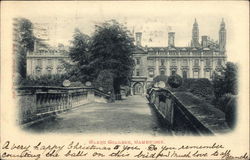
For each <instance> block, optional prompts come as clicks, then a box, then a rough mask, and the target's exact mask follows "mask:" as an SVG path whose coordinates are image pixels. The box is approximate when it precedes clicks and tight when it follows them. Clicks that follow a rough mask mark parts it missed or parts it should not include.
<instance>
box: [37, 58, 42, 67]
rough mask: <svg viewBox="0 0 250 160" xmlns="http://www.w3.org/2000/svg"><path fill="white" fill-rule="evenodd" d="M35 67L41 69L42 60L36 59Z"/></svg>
mask: <svg viewBox="0 0 250 160" xmlns="http://www.w3.org/2000/svg"><path fill="white" fill-rule="evenodd" d="M37 66H38V67H42V60H41V59H37Z"/></svg>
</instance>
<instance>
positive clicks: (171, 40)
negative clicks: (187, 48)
mask: <svg viewBox="0 0 250 160" xmlns="http://www.w3.org/2000/svg"><path fill="white" fill-rule="evenodd" d="M174 38H175V32H168V46H169V47H174Z"/></svg>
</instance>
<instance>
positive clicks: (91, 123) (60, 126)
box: [28, 95, 170, 135]
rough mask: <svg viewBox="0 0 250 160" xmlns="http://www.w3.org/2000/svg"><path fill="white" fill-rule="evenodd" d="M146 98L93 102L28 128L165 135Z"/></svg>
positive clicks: (34, 129)
mask: <svg viewBox="0 0 250 160" xmlns="http://www.w3.org/2000/svg"><path fill="white" fill-rule="evenodd" d="M147 103H148V101H147V100H146V98H145V97H142V96H139V95H137V96H129V97H127V98H126V99H124V100H121V101H116V102H115V103H92V104H87V105H83V106H80V107H78V108H74V109H72V110H70V111H68V112H65V113H62V114H59V115H58V116H57V117H56V118H55V119H51V120H49V121H44V122H41V123H38V124H35V125H33V126H30V127H29V128H28V130H29V131H34V132H38V133H44V132H49V133H50V132H53V133H104V134H105V133H118V134H129V133H143V134H150V135H165V134H170V132H169V131H168V130H167V129H165V128H163V127H161V125H160V123H159V122H158V119H157V117H156V114H155V112H154V111H153V110H152V109H151V107H150V106H149V105H148V104H147Z"/></svg>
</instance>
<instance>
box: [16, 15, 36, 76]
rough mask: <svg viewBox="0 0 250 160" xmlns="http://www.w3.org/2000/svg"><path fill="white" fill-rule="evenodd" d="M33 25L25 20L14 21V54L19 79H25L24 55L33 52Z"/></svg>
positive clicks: (17, 19)
mask: <svg viewBox="0 0 250 160" xmlns="http://www.w3.org/2000/svg"><path fill="white" fill-rule="evenodd" d="M34 40H35V37H34V35H33V24H32V23H31V21H30V20H28V19H25V18H15V19H14V53H15V56H16V70H17V73H18V74H19V76H20V78H25V77H26V55H27V52H32V51H33V50H34Z"/></svg>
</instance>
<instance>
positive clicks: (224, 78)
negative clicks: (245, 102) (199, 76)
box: [212, 62, 238, 99]
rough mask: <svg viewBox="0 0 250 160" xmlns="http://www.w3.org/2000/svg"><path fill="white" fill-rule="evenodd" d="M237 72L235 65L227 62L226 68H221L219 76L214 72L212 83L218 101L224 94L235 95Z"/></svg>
mask: <svg viewBox="0 0 250 160" xmlns="http://www.w3.org/2000/svg"><path fill="white" fill-rule="evenodd" d="M237 70H238V68H237V66H236V64H234V63H231V62H228V63H227V64H226V67H223V68H222V71H221V74H220V75H219V74H218V73H216V72H215V73H214V75H213V79H212V82H213V87H214V94H215V97H216V99H219V98H220V97H222V96H223V95H224V94H226V93H230V94H233V95H236V94H237V92H238V90H237Z"/></svg>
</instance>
